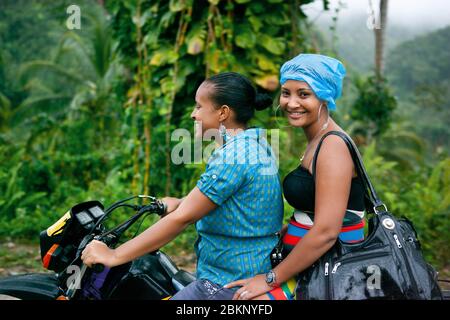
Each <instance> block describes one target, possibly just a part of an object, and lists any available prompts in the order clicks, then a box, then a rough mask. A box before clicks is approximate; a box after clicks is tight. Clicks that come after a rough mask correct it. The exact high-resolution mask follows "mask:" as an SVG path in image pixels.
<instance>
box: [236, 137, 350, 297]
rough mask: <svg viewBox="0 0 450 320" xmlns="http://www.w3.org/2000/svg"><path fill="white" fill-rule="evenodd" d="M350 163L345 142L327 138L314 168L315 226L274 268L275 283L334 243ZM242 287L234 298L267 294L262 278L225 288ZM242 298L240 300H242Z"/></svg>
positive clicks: (344, 202) (345, 197)
mask: <svg viewBox="0 0 450 320" xmlns="http://www.w3.org/2000/svg"><path fill="white" fill-rule="evenodd" d="M352 175H353V162H352V158H351V156H350V152H349V151H348V148H347V146H346V144H345V142H344V141H343V140H342V139H341V138H340V137H337V136H333V135H330V136H328V137H327V138H326V139H325V140H324V142H323V143H322V147H321V149H320V152H319V156H318V159H317V166H316V184H315V185H316V198H315V210H314V211H315V215H314V225H313V227H312V228H311V229H310V230H309V231H308V232H307V234H306V235H305V236H304V237H303V238H302V240H301V241H299V242H298V243H297V245H296V246H295V247H294V248H293V249H292V251H291V252H290V253H289V255H288V256H287V257H286V258H285V259H284V260H283V261H282V262H281V263H280V264H279V265H278V266H276V267H275V268H274V272H275V275H276V281H277V283H279V284H281V283H283V282H286V281H287V280H289V279H290V278H292V277H293V276H295V275H296V274H298V273H299V272H302V271H303V270H305V269H306V268H308V267H309V266H311V265H312V264H313V263H314V262H315V261H316V260H317V259H319V258H320V257H321V256H322V255H323V254H324V253H325V252H327V250H329V249H330V248H331V247H332V246H333V244H334V243H335V242H336V240H337V238H338V236H339V233H340V230H341V228H342V222H343V219H344V215H345V211H346V208H347V203H348V198H349V194H350V186H351V179H352ZM234 286H242V288H240V289H239V290H238V291H237V292H236V294H235V297H234V298H236V299H237V298H240V294H241V293H242V292H244V291H246V295H245V299H251V298H253V297H256V296H259V295H261V294H264V293H266V292H268V291H270V290H271V289H273V288H271V287H270V286H268V285H267V284H266V283H265V278H264V276H263V275H258V276H256V277H254V278H252V279H250V281H249V279H246V280H240V281H235V282H232V283H230V284H229V285H227V287H234ZM242 298H243V297H242Z"/></svg>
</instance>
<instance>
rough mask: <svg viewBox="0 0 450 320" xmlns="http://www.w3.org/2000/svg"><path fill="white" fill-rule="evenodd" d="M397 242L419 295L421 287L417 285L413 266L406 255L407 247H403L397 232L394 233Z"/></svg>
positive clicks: (414, 288)
mask: <svg viewBox="0 0 450 320" xmlns="http://www.w3.org/2000/svg"><path fill="white" fill-rule="evenodd" d="M393 237H394V240H395V242H396V243H397V247H398V248H399V249H400V252H401V254H402V257H403V260H404V261H405V265H406V269H407V272H408V276H409V279H410V280H411V284H412V286H413V290H414V292H415V293H416V294H417V296H419V287H418V285H417V282H416V279H415V278H414V274H413V272H412V269H411V266H410V264H409V261H408V257H407V256H406V252H405V251H404V250H405V249H404V248H403V246H402V244H401V243H400V240H399V239H398V236H397V234H396V233H394V235H393Z"/></svg>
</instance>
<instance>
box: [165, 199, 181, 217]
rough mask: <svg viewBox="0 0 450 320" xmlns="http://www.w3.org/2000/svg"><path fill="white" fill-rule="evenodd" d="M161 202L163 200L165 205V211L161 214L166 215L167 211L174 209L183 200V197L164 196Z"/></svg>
mask: <svg viewBox="0 0 450 320" xmlns="http://www.w3.org/2000/svg"><path fill="white" fill-rule="evenodd" d="M161 201H162V202H164V203H165V204H166V205H167V210H166V213H165V214H163V215H162V216H163V217H164V216H165V215H168V214H169V213H171V212H173V211H175V210H176V209H177V208H178V206H179V205H180V203H181V202H182V201H183V199H178V198H174V197H164V198H162V199H161Z"/></svg>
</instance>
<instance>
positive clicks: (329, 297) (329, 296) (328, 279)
mask: <svg viewBox="0 0 450 320" xmlns="http://www.w3.org/2000/svg"><path fill="white" fill-rule="evenodd" d="M387 255H389V253H387V252H378V253H371V254H365V255H363V256H359V257H352V258H347V259H343V260H341V261H339V262H336V263H335V264H334V265H333V269H332V270H331V275H330V274H329V271H328V270H329V266H330V264H329V263H328V262H326V263H325V280H326V282H325V283H326V291H325V293H326V299H327V300H332V299H333V290H330V287H331V276H332V274H335V273H336V272H337V270H338V268H339V267H340V266H341V265H342V264H343V263H346V262H352V261H359V260H364V259H366V258H368V257H373V258H376V257H383V256H387Z"/></svg>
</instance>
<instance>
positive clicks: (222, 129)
mask: <svg viewBox="0 0 450 320" xmlns="http://www.w3.org/2000/svg"><path fill="white" fill-rule="evenodd" d="M219 134H220V136H221V137H222V139H223V140H225V137H226V136H227V128H226V127H225V126H224V125H223V123H222V122H221V123H220V125H219Z"/></svg>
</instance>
